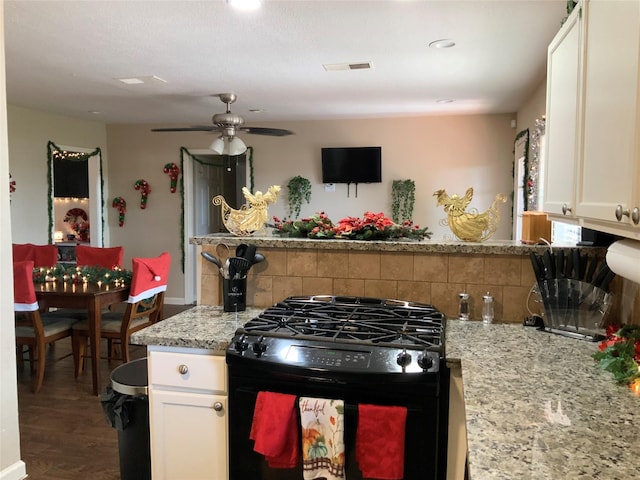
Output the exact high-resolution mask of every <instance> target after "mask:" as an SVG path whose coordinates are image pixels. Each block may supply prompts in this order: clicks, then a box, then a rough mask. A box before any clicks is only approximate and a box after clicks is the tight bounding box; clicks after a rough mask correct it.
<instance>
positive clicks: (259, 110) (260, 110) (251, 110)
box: [249, 108, 266, 113]
mask: <svg viewBox="0 0 640 480" xmlns="http://www.w3.org/2000/svg"><path fill="white" fill-rule="evenodd" d="M249 111H250V112H251V113H262V112H266V110H263V109H262V108H250V109H249Z"/></svg>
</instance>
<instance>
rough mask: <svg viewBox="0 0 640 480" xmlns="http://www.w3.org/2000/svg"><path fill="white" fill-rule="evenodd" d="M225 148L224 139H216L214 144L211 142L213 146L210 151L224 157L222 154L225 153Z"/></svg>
mask: <svg viewBox="0 0 640 480" xmlns="http://www.w3.org/2000/svg"><path fill="white" fill-rule="evenodd" d="M224 148H225V144H224V139H223V138H222V137H218V138H216V139H215V140H214V141H213V142H211V145H210V146H209V150H213V151H214V152H216V153H217V154H218V155H222V153H223V152H224Z"/></svg>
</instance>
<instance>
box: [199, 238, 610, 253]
mask: <svg viewBox="0 0 640 480" xmlns="http://www.w3.org/2000/svg"><path fill="white" fill-rule="evenodd" d="M189 243H191V244H194V245H217V244H220V243H224V244H226V245H228V246H230V247H235V246H237V245H239V244H240V243H251V244H253V245H256V246H257V247H263V248H301V249H318V250H373V251H382V252H422V253H464V254H469V253H471V254H473V253H478V254H485V255H491V254H495V255H528V254H529V252H531V251H534V252H543V251H544V250H546V249H547V248H548V247H547V246H546V245H525V244H523V243H520V242H515V241H512V240H488V241H486V242H462V241H450V242H441V241H436V240H421V241H416V240H410V239H405V240H402V239H399V240H395V241H364V240H340V239H330V240H329V239H324V240H318V239H312V238H288V237H280V236H277V235H275V236H269V235H264V236H260V235H252V236H249V237H237V236H234V235H231V234H224V233H213V234H209V235H200V236H195V237H192V238H190V239H189ZM553 247H554V248H575V245H555V244H554V246H553ZM581 248H584V247H581ZM587 248H593V247H587ZM596 248H597V247H596Z"/></svg>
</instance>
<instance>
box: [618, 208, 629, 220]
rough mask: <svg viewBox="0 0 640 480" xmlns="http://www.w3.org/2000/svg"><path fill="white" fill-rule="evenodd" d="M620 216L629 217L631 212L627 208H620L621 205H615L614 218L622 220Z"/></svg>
mask: <svg viewBox="0 0 640 480" xmlns="http://www.w3.org/2000/svg"><path fill="white" fill-rule="evenodd" d="M622 217H631V212H630V211H629V209H628V208H627V209H624V208H622V205H618V206H616V220H618V221H619V222H620V221H621V220H622Z"/></svg>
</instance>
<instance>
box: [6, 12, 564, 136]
mask: <svg viewBox="0 0 640 480" xmlns="http://www.w3.org/2000/svg"><path fill="white" fill-rule="evenodd" d="M565 5H566V1H565V0H533V1H527V0H509V1H499V0H493V1H483V0H477V1H455V0H447V1H411V0H402V1H401V0H395V1H391V0H388V1H344V0H334V1H274V0H265V1H264V4H263V6H262V8H261V9H260V10H258V11H253V12H239V11H235V10H232V9H231V8H230V7H229V6H228V5H227V3H226V2H224V1H205V2H202V1H114V0H112V1H89V0H83V1H80V0H77V1H24V0H21V1H12V0H5V2H4V10H5V11H4V34H5V50H6V53H5V55H6V75H7V98H8V102H9V103H10V104H12V105H18V106H24V107H28V108H34V109H38V110H44V111H49V112H53V113H58V114H62V115H66V116H71V117H78V118H84V119H92V120H96V121H101V122H105V123H110V124H111V123H156V124H185V125H193V124H205V125H206V124H209V122H210V118H211V115H212V114H213V113H218V112H221V111H223V110H224V105H223V104H221V103H220V101H219V99H217V98H215V97H213V96H212V95H214V94H216V93H221V92H234V93H236V94H237V95H238V97H239V98H238V101H237V102H236V103H235V104H234V105H233V106H232V111H234V112H235V113H238V114H241V115H242V116H243V117H244V118H245V120H246V123H247V124H250V123H251V122H268V121H295V120H309V119H329V118H358V117H384V116H398V115H402V116H407V115H423V114H472V113H505V112H514V111H516V110H517V109H518V107H519V106H520V105H521V104H522V102H523V100H524V99H526V98H527V97H528V96H529V95H530V94H531V93H532V91H533V89H534V88H535V87H536V86H537V85H539V82H540V81H541V80H542V79H543V78H544V75H545V71H546V50H547V45H548V44H549V42H550V41H551V39H552V38H553V36H554V35H555V33H556V32H557V31H558V29H559V28H560V22H561V20H562V18H563V17H564V16H565V15H566V12H565ZM441 38H450V39H452V40H454V41H455V42H456V46H455V47H454V48H451V49H434V48H429V47H428V45H429V43H430V42H431V41H433V40H437V39H441ZM360 62H372V64H373V68H372V69H370V70H350V71H332V72H327V71H325V69H324V68H323V64H336V63H360ZM154 75H155V76H157V77H160V78H162V79H164V80H165V81H166V83H163V82H152V83H145V84H141V85H125V84H122V83H120V82H118V81H116V80H114V79H115V78H120V77H140V76H154ZM443 99H453V100H455V101H454V102H452V103H438V102H437V101H438V100H443ZM250 109H262V110H264V111H263V112H261V113H252V112H249V110H250ZM92 112H100V113H92Z"/></svg>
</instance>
